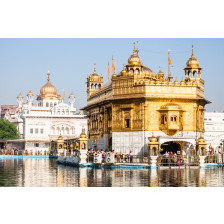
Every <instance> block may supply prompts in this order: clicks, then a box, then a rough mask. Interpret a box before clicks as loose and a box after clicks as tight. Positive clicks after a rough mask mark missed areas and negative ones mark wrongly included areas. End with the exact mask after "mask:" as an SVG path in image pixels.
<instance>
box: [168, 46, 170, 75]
mask: <svg viewBox="0 0 224 224" xmlns="http://www.w3.org/2000/svg"><path fill="white" fill-rule="evenodd" d="M168 68H169V70H168V77H170V50H168Z"/></svg>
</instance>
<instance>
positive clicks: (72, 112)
mask: <svg viewBox="0 0 224 224" xmlns="http://www.w3.org/2000/svg"><path fill="white" fill-rule="evenodd" d="M33 97H34V95H33V93H32V92H31V91H29V92H28V94H27V102H26V103H24V102H23V96H22V95H21V94H19V95H18V97H17V102H18V105H19V106H18V111H17V117H16V119H13V120H11V121H12V122H13V123H18V122H19V124H20V126H18V129H19V132H20V135H21V138H22V139H23V141H24V143H25V148H26V149H27V150H28V151H31V150H32V151H33V152H37V151H45V150H46V151H48V150H49V142H50V140H53V139H56V138H57V137H58V136H59V135H62V137H63V138H65V139H67V138H74V137H79V136H80V134H81V132H82V128H85V130H86V128H87V118H86V115H83V114H81V113H80V114H76V108H75V107H74V103H75V96H74V94H73V93H71V94H70V95H69V99H68V100H69V104H66V103H65V102H64V98H65V95H64V94H63V97H62V96H61V94H60V93H59V92H58V91H57V89H56V88H55V87H54V86H53V85H52V84H51V82H50V73H49V72H48V79H47V83H46V84H45V85H44V86H43V87H42V88H41V89H40V93H38V94H37V105H34V103H33ZM7 116H8V117H5V118H6V119H9V120H10V119H11V117H10V114H7Z"/></svg>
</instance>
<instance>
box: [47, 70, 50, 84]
mask: <svg viewBox="0 0 224 224" xmlns="http://www.w3.org/2000/svg"><path fill="white" fill-rule="evenodd" d="M47 76H48V77H47V81H48V82H49V81H50V71H49V70H48V72H47Z"/></svg>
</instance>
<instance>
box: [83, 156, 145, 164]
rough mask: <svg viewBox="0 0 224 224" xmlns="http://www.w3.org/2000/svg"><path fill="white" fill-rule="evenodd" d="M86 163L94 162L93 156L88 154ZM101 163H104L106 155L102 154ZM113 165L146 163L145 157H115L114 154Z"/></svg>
mask: <svg viewBox="0 0 224 224" xmlns="http://www.w3.org/2000/svg"><path fill="white" fill-rule="evenodd" d="M87 162H88V163H93V162H94V155H93V154H89V155H88V156H87ZM102 163H106V155H105V154H102ZM115 163H148V157H147V156H137V155H133V156H130V155H117V154H115Z"/></svg>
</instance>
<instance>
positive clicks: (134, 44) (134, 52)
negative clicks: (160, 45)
mask: <svg viewBox="0 0 224 224" xmlns="http://www.w3.org/2000/svg"><path fill="white" fill-rule="evenodd" d="M133 53H135V42H134V50H133Z"/></svg>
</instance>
